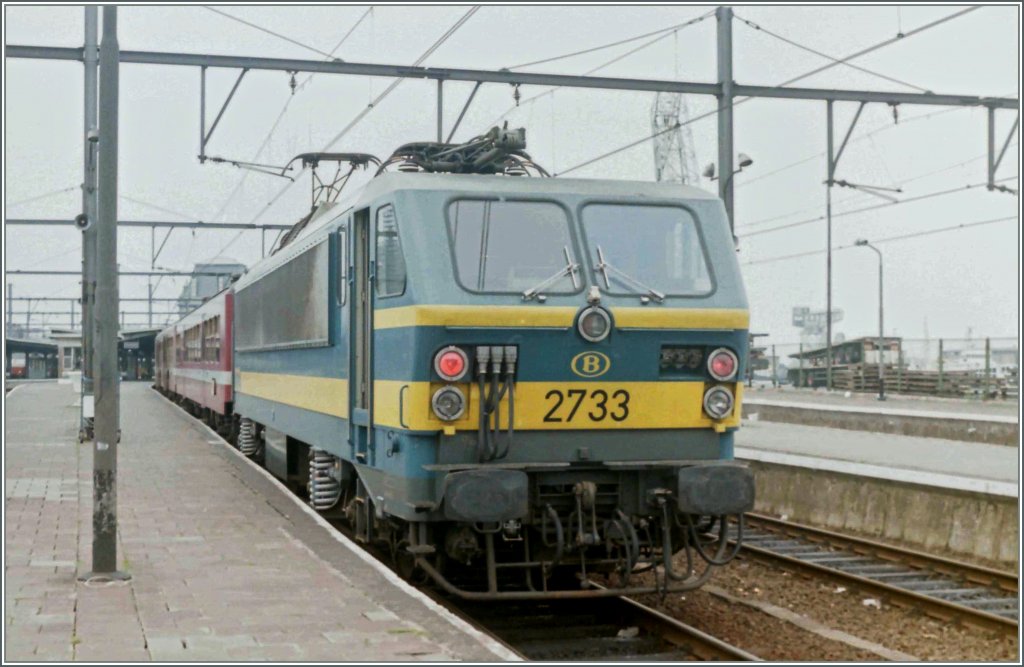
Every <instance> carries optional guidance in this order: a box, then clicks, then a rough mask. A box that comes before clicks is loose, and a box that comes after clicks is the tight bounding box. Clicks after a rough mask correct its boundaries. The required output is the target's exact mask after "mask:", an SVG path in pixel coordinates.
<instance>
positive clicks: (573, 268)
mask: <svg viewBox="0 0 1024 667" xmlns="http://www.w3.org/2000/svg"><path fill="white" fill-rule="evenodd" d="M562 252H564V253H565V262H566V265H565V267H563V268H562V269H560V270H559V271H558V273H556V274H555V275H553V276H551V277H550V278H547V279H546V280H544V281H543V282H542V283H541V284H539V285H537V286H536V287H531V288H530V289H528V290H526V291H524V292H523V301H529V300H530V299H533V298H534V297H537V296H540V292H541V290H543V289H544V288H545V287H547V286H548V285H551V284H553V283H555V282H557V281H558V280H559V279H560V278H563V277H564V276H566V275H568V276H569V277H570V278H572V288H573V289H574V290H577V289H579V288H580V284H579V283H578V282H577V281H576V272H577V271H579V269H580V265H579V264H577V263H575V262H573V261H572V257H571V256H570V255H569V246H562Z"/></svg>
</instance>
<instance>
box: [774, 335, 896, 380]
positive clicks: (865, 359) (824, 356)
mask: <svg viewBox="0 0 1024 667" xmlns="http://www.w3.org/2000/svg"><path fill="white" fill-rule="evenodd" d="M902 340H903V339H902V338H896V337H886V338H885V340H884V347H885V352H884V355H885V356H884V364H885V367H886V368H892V367H894V366H896V365H897V364H899V363H900V346H901V344H902ZM878 354H879V352H878V337H877V336H875V337H863V338H854V339H852V340H847V341H837V342H835V343H833V344H832V378H833V383H834V384H835V381H836V380H837V379H838V378H839V377H841V376H843V375H847V374H849V372H850V371H851V370H852V369H860V368H862V367H865V366H873V367H876V368H877V366H878ZM789 358H790V359H793V363H792V364H790V367H789V373H788V375H789V382H790V384H792V385H794V386H797V387H824V386H825V384H826V381H827V377H826V376H827V372H828V371H827V367H828V347H826V346H823V347H817V348H814V349H809V350H804V351H803V352H798V353H796V354H791V355H789Z"/></svg>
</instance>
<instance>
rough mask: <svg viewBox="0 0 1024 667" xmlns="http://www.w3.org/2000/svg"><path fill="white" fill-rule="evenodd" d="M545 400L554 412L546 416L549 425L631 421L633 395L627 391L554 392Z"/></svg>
mask: <svg viewBox="0 0 1024 667" xmlns="http://www.w3.org/2000/svg"><path fill="white" fill-rule="evenodd" d="M544 398H545V399H546V400H547V401H548V405H549V406H550V409H549V410H548V412H547V414H546V415H544V421H546V422H571V421H575V420H579V419H589V420H590V421H594V422H599V421H604V420H605V419H611V420H613V421H617V422H621V421H625V420H626V418H628V417H629V398H630V397H629V392H628V391H626V390H625V389H609V390H607V391H605V390H604V389H593V390H590V391H588V390H586V389H568V390H566V391H562V390H561V389H552V390H551V391H549V392H548V393H547V394H545V395H544Z"/></svg>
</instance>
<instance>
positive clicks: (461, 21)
mask: <svg viewBox="0 0 1024 667" xmlns="http://www.w3.org/2000/svg"><path fill="white" fill-rule="evenodd" d="M480 7H481V6H480V5H474V6H473V7H470V9H469V10H468V11H467V12H466V13H465V14H463V15H462V16H461V17H460V18H459V19H458V20H457V21H456V22H455V23H454V24H453V25H452V26H451V27H450V28H448V30H447V31H446V32H445V33H444V34H442V35H441V36H440V37H439V38H438V39H437V40H436V41H435V42H434V43H433V44H432V45H431V46H430V47H429V48H428V49H427V50H426V51H424V52H423V54H422V55H420V57H419V58H417V59H416V62H414V63H413V65H412V66H413V67H418V66H419V65H421V64H422V63H423V62H424V61H425V60H426V59H427V58H429V57H430V56H431V55H432V54H433V53H434V52H435V51H437V49H439V48H440V47H441V45H443V44H444V43H445V42H446V41H448V39H449V38H450V37H451V36H452V35H454V34H455V33H456V31H458V29H459V28H461V27H462V26H463V25H464V24H465V23H466V21H468V20H469V19H470V18H472V16H473V15H474V14H476V12H477V11H479V10H480ZM404 80H405V79H402V78H399V79H395V80H394V81H392V82H391V84H390V85H389V86H388V87H387V88H385V89H384V91H382V92H381V93H380V94H379V95H377V97H376V98H374V100H373V101H372V102H370V103H369V104H368V105H367V106H366V108H364V109H363V110H362V111H360V112H359V113H358V114H356V116H355V118H353V119H352V120H351V121H350V122H349V123H348V125H346V126H345V127H344V128H342V130H341V131H340V132H338V133H337V134H336V135H335V136H334V138H332V139H331V140H330V141H329V142H328V143H327V145H326V146H325V147H324V148H323V149H322V151H327V150H329V149H330V148H331V147H332V146H333V145H334V144H336V143H337V142H338V141H340V140H341V139H342V138H343V137H344V136H345V135H346V134H348V132H349V131H350V130H351V129H352V128H353V127H355V126H356V124H357V123H359V121H361V120H362V119H363V118H365V117H366V116H367V114H369V113H370V112H371V111H373V110H374V109H376V108H377V106H378V105H379V104H380V103H381V102H382V101H383V100H384V99H385V98H386V97H387V96H388V95H390V94H391V93H392V92H393V91H394V90H395V89H396V88H398V86H399V85H401V83H402V82H403V81H404ZM307 169H308V167H303V168H302V170H301V171H300V172H299V174H297V175H296V179H295V180H294V181H289V182H288V183H286V184H285V185H284V187H282V188H281V189H280V190H279V191H278V192H277V194H275V195H274V196H273V197H272V198H271V199H270V201H268V202H267V203H266V204H265V205H264V206H263V207H262V208H261V209H260V210H259V212H258V213H256V215H255V216H254V217H253V218H252V220H250V221H249V222H250V224H252V223H255V222H256V221H257V220H259V219H260V218H261V217H263V215H264V214H266V212H267V211H268V210H269V209H270V208H271V207H272V206H273V205H274V204H275V203H277V201H278V200H279V199H280V198H281V197H282V196H284V194H285V193H286V192H288V190H290V189H291V187H292V186H293V185H294V184H295V183H296V182H298V176H300V175H301V174H302V173H304V172H305V171H306V170H307ZM240 237H241V234H238V235H236V236H235V237H234V238H232V239H231V240H230V241H228V243H227V244H225V246H224V247H223V248H221V249H220V250H219V251H218V252H217V254H218V255H219V254H221V253H223V252H224V251H225V250H227V248H228V247H230V246H231V245H232V244H233V243H235V241H237V240H238V239H239V238H240Z"/></svg>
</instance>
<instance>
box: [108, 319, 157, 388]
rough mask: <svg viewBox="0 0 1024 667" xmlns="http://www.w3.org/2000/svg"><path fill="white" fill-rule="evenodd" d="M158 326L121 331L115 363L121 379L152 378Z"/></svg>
mask: <svg viewBox="0 0 1024 667" xmlns="http://www.w3.org/2000/svg"><path fill="white" fill-rule="evenodd" d="M158 333H160V329H159V328H153V329H135V330H132V331H122V332H121V339H120V340H119V341H117V364H118V369H119V370H120V372H121V379H122V380H152V379H153V366H154V363H153V362H154V350H155V348H156V335H157V334H158Z"/></svg>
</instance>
